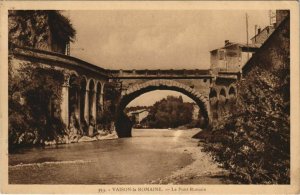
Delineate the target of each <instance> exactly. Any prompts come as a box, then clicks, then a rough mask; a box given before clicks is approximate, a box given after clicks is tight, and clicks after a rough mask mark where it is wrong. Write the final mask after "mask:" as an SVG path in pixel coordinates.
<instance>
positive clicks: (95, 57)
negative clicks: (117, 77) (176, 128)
mask: <svg viewBox="0 0 300 195" xmlns="http://www.w3.org/2000/svg"><path fill="white" fill-rule="evenodd" d="M246 13H247V14H248V23H249V25H248V28H249V38H251V37H253V36H254V28H255V27H254V25H258V26H260V27H262V28H263V27H265V26H267V25H268V24H269V17H268V10H242V11H241V10H225V11H224V10H97V11H91V10H89V11H79V10H74V11H65V13H64V14H65V15H66V16H67V17H69V18H70V20H71V23H72V24H73V26H74V28H75V29H76V31H77V34H76V39H75V41H74V43H72V44H71V50H70V51H71V55H72V56H74V57H77V58H80V59H82V60H85V61H87V62H90V63H92V64H95V65H97V66H100V67H103V68H107V69H176V68H181V69H183V68H185V69H196V68H197V69H207V68H209V66H210V53H209V51H211V50H214V49H216V48H219V47H222V46H223V45H224V41H225V40H230V41H232V42H239V43H246V42H247V41H246V19H245V18H246V17H245V15H246ZM154 92H156V93H154V94H151V95H152V97H151V98H149V101H143V98H142V99H141V100H139V99H140V98H137V99H136V100H135V101H137V103H136V104H137V105H140V104H144V103H145V102H148V103H149V102H151V104H153V103H154V102H155V101H158V100H159V99H161V98H163V97H165V95H166V94H167V92H166V91H165V92H162V91H154ZM175 94H176V93H175ZM143 96H145V95H143ZM145 97H146V96H145ZM144 100H145V98H144ZM184 100H186V101H189V100H188V98H185V97H184Z"/></svg>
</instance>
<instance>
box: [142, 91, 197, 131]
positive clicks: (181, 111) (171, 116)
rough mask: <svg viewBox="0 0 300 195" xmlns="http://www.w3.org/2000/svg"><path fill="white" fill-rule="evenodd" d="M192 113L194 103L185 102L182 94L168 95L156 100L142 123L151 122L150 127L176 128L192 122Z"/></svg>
mask: <svg viewBox="0 0 300 195" xmlns="http://www.w3.org/2000/svg"><path fill="white" fill-rule="evenodd" d="M192 114H193V104H192V103H185V102H183V99H182V97H181V96H180V97H178V98H177V97H174V96H168V97H167V98H164V99H162V100H160V101H158V102H156V103H155V104H154V105H153V106H152V107H151V108H150V111H149V115H148V116H147V117H146V118H145V119H144V120H142V121H141V123H142V124H145V123H147V124H149V126H150V128H176V127H179V126H181V125H185V124H188V123H191V122H192Z"/></svg>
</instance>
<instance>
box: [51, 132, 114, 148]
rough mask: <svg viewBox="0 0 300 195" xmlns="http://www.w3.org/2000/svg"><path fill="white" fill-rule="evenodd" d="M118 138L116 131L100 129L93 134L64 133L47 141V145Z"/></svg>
mask: <svg viewBox="0 0 300 195" xmlns="http://www.w3.org/2000/svg"><path fill="white" fill-rule="evenodd" d="M116 138H118V136H117V134H116V132H115V131H111V132H109V131H103V130H99V131H97V133H96V134H94V135H93V136H80V135H77V134H76V135H72V136H70V135H64V136H61V137H58V138H57V139H56V140H53V141H45V145H46V146H50V145H57V144H69V143H80V142H91V141H97V140H106V139H116Z"/></svg>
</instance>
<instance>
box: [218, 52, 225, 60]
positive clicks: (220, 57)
mask: <svg viewBox="0 0 300 195" xmlns="http://www.w3.org/2000/svg"><path fill="white" fill-rule="evenodd" d="M224 59H225V52H224V51H219V60H224Z"/></svg>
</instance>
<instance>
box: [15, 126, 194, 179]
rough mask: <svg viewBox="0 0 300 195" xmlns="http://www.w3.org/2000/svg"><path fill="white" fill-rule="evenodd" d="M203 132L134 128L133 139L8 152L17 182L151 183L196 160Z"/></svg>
mask: <svg viewBox="0 0 300 195" xmlns="http://www.w3.org/2000/svg"><path fill="white" fill-rule="evenodd" d="M197 132H199V130H196V129H194V130H167V129H160V130H157V129H148V130H137V129H136V130H133V137H132V138H122V139H114V140H101V141H94V142H85V143H74V144H65V145H58V146H53V147H47V148H30V149H22V150H20V151H18V153H14V154H10V155H9V183H12V184H28V183H31V184H146V183H150V181H153V180H157V179H159V178H164V177H167V176H169V175H170V174H171V173H173V172H174V171H176V170H178V169H181V168H183V167H185V166H187V165H190V164H191V163H192V162H193V159H192V156H191V154H190V153H187V152H184V151H185V150H184V147H186V146H193V147H196V144H197V140H195V139H192V136H193V135H194V134H196V133H197Z"/></svg>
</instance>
